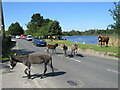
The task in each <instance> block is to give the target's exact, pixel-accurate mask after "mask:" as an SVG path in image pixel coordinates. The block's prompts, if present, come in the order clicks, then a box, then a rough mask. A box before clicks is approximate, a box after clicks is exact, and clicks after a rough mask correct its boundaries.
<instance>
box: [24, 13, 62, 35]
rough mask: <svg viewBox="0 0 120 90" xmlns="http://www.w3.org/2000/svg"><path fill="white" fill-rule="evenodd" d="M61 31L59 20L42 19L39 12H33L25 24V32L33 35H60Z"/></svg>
mask: <svg viewBox="0 0 120 90" xmlns="http://www.w3.org/2000/svg"><path fill="white" fill-rule="evenodd" d="M61 32H62V30H61V27H60V25H59V22H58V21H56V20H50V19H44V18H43V16H41V15H40V14H39V13H36V14H33V16H32V17H31V20H30V22H29V23H28V24H27V30H26V34H31V35H33V36H43V37H46V36H47V35H60V34H61Z"/></svg>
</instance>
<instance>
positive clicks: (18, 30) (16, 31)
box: [8, 22, 24, 35]
mask: <svg viewBox="0 0 120 90" xmlns="http://www.w3.org/2000/svg"><path fill="white" fill-rule="evenodd" d="M8 32H9V34H11V35H21V34H24V30H23V28H22V27H21V26H20V24H19V23H18V22H15V23H12V24H11V25H10V26H9V28H8Z"/></svg>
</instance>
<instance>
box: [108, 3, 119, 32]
mask: <svg viewBox="0 0 120 90" xmlns="http://www.w3.org/2000/svg"><path fill="white" fill-rule="evenodd" d="M114 5H115V8H114V9H113V10H112V9H109V11H110V12H111V16H112V17H113V20H114V21H115V23H114V24H113V25H112V24H111V25H110V26H111V28H114V29H117V30H118V29H120V1H119V2H118V3H116V2H114Z"/></svg>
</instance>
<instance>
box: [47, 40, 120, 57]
mask: <svg viewBox="0 0 120 90" xmlns="http://www.w3.org/2000/svg"><path fill="white" fill-rule="evenodd" d="M45 41H46V42H47V43H51V44H55V43H58V44H59V45H60V44H62V43H64V44H66V45H67V46H71V45H73V44H78V47H79V48H81V49H84V50H87V49H92V50H95V51H103V52H113V53H118V46H109V47H103V48H101V46H100V45H93V44H82V43H74V42H70V41H68V40H53V41H51V40H48V39H45ZM119 48H120V47H119ZM111 56H116V57H118V56H120V54H116V55H112V54H111Z"/></svg>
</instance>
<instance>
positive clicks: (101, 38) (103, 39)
mask: <svg viewBox="0 0 120 90" xmlns="http://www.w3.org/2000/svg"><path fill="white" fill-rule="evenodd" d="M98 40H99V41H98V42H100V45H101V47H102V45H103V44H104V45H105V44H106V47H108V42H109V37H108V36H100V35H99V36H98Z"/></svg>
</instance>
